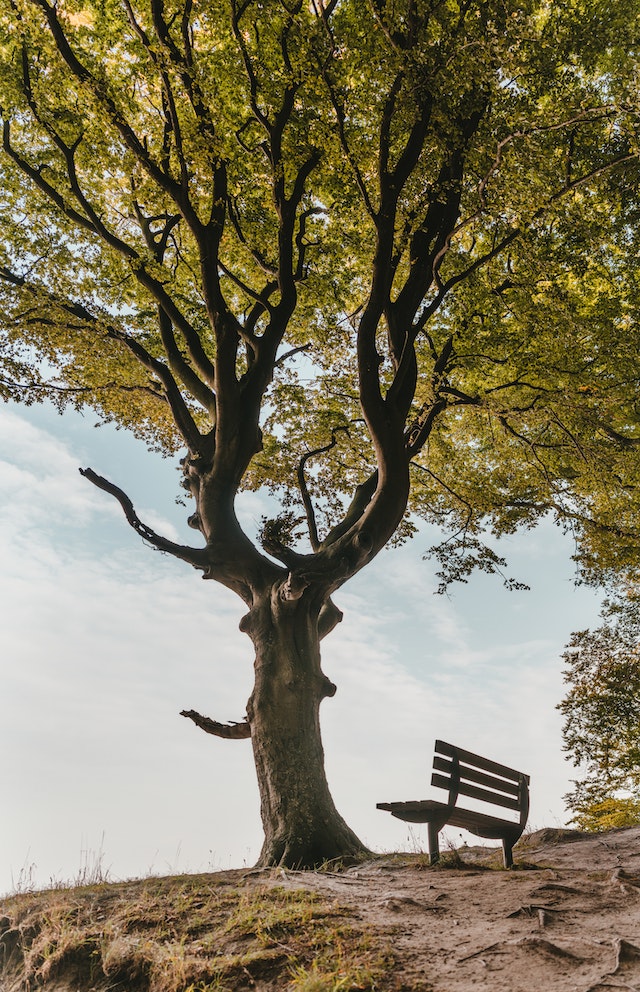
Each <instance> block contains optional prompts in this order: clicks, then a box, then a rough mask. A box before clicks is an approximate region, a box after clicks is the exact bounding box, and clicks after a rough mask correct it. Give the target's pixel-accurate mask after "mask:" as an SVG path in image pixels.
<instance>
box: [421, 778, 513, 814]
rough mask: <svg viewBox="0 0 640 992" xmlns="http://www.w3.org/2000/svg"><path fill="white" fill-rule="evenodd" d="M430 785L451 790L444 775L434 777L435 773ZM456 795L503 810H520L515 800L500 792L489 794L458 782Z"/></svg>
mask: <svg viewBox="0 0 640 992" xmlns="http://www.w3.org/2000/svg"><path fill="white" fill-rule="evenodd" d="M431 785H434V786H436V787H437V788H438V789H446V790H447V791H449V789H450V788H451V779H448V778H445V777H444V775H436V774H435V773H434V774H433V775H432V776H431ZM458 795H460V796H469V797H470V798H472V799H480V800H482V802H485V803H491V804H492V805H495V806H504V808H505V809H515V810H519V809H520V803H519V802H518V800H517V799H511V798H510V797H509V796H503V795H502V793H500V792H489V790H488V789H479V788H478V786H476V785H467V783H466V782H460V785H459V786H458Z"/></svg>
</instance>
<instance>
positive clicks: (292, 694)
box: [242, 583, 366, 868]
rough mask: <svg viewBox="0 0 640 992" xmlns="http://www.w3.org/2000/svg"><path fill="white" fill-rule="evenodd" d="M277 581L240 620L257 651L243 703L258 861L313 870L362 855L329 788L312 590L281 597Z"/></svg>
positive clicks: (327, 689) (317, 605) (325, 688)
mask: <svg viewBox="0 0 640 992" xmlns="http://www.w3.org/2000/svg"><path fill="white" fill-rule="evenodd" d="M286 596H287V591H286V584H283V583H278V584H276V585H274V586H273V587H272V589H271V590H270V591H269V593H268V594H266V595H265V596H264V597H262V598H261V599H260V601H259V602H257V603H256V604H255V605H254V607H253V608H252V610H251V612H250V613H249V614H248V615H247V617H245V619H244V621H243V624H242V629H243V630H244V631H246V633H248V634H249V636H250V637H251V639H252V640H253V643H254V645H255V650H256V659H255V686H254V690H253V693H252V695H251V697H250V699H249V702H248V704H247V718H248V721H249V723H250V725H251V741H252V745H253V752H254V759H255V765H256V772H257V776H258V786H259V790H260V811H261V816H262V823H263V827H264V834H265V839H264V845H263V848H262V852H261V854H260V859H259V861H258V864H259V865H260V866H268V865H282V866H286V867H289V868H313V867H314V866H316V865H318V864H321V863H322V862H325V861H331V860H334V859H338V858H344V857H349V856H353V855H358V854H362V853H363V852H365V851H366V848H365V846H364V844H363V843H362V842H361V841H360V840H359V839H358V837H356V835H355V834H354V833H353V831H352V830H351V829H350V828H349V827H348V826H347V824H346V823H345V821H344V820H343V818H342V817H341V816H340V814H339V813H338V811H337V810H336V808H335V805H334V803H333V799H332V798H331V794H330V792H329V787H328V784H327V780H326V776H325V771H324V751H323V747H322V740H321V734H320V720H319V710H320V703H321V702H322V700H323V699H324V698H325V697H326V696H333V695H334V693H335V691H336V687H335V686H334V685H333V683H331V682H330V681H329V679H328V678H327V677H326V676H325V675H324V674H323V672H322V669H321V667H320V646H319V635H318V616H319V613H320V609H321V607H322V605H323V603H322V600H321V599H320V601H314V597H313V595H312V592H311V590H305V592H304V594H303V595H302V596H300V597H298V598H296V599H294V600H291V599H287V598H286Z"/></svg>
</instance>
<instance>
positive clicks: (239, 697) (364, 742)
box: [0, 405, 598, 892]
mask: <svg viewBox="0 0 640 992" xmlns="http://www.w3.org/2000/svg"><path fill="white" fill-rule="evenodd" d="M94 420H95V417H93V416H92V415H91V414H88V415H85V416H81V415H79V414H75V413H68V414H65V416H64V417H60V416H58V415H57V414H55V413H53V412H52V411H51V410H49V409H47V408H44V407H32V408H30V409H26V410H25V409H19V408H17V407H14V406H11V405H8V406H3V407H2V408H1V409H0V506H1V510H0V531H1V540H2V548H3V555H2V565H1V566H0V597H1V598H0V602H2V631H3V633H2V640H3V650H2V654H1V661H0V666H1V668H0V678H1V680H2V694H1V696H0V728H1V729H0V753H2V755H3V756H4V761H3V798H4V804H3V805H4V813H3V817H2V819H1V821H0V892H6V891H8V890H10V889H11V888H12V887H14V886H15V885H16V884H17V883H18V882H19V881H20V879H22V880H23V881H24V880H25V879H26V878H29V879H31V880H32V881H34V882H36V883H37V884H48V883H49V882H50V881H51V880H54V881H55V880H62V879H68V878H72V877H74V876H76V875H77V873H78V871H79V870H80V868H81V867H82V864H83V862H86V861H87V860H89V861H91V859H92V858H94V857H98V856H99V854H100V852H102V858H103V868H105V869H109V870H110V873H111V875H112V877H114V878H126V877H133V876H140V875H145V874H148V873H161V874H162V873H167V872H173V871H185V870H192V871H197V870H208V869H214V868H228V867H237V866H241V865H243V864H251V863H253V861H255V859H256V858H257V855H258V853H259V849H260V843H261V830H260V818H259V803H258V793H257V786H256V783H255V774H254V770H253V763H252V758H251V747H250V743H249V742H248V741H222V740H218V739H216V738H213V737H209V736H207V735H205V734H203V733H202V732H201V731H199V730H198V729H197V728H195V727H194V726H193V725H192V724H191V723H190V722H189V721H187V720H184V719H183V718H181V717H180V716H179V715H178V714H179V711H180V710H181V709H191V708H193V709H196V710H198V711H200V712H201V713H205V714H207V715H209V716H211V717H213V718H215V719H218V720H223V721H225V720H228V719H236V720H239V719H241V718H242V716H243V715H244V707H245V702H246V699H247V697H248V695H249V693H250V691H251V675H252V653H251V643H250V641H249V640H248V638H247V637H246V636H245V635H243V634H241V633H240V632H239V631H238V626H237V625H238V621H239V619H240V617H241V616H242V614H243V612H245V610H244V606H243V604H242V603H241V601H240V600H239V599H237V598H236V597H235V596H234V595H233V594H232V593H230V592H228V591H226V590H225V589H223V588H222V587H220V586H217V585H216V584H215V583H212V582H202V580H201V579H200V578H199V575H198V574H197V573H196V572H194V571H193V570H191V569H190V568H189V567H188V566H186V565H184V564H182V563H180V562H177V561H175V560H173V559H171V558H169V557H167V556H163V555H161V554H159V553H157V552H155V551H153V550H151V549H150V548H148V547H145V546H144V544H143V543H142V541H141V540H140V539H139V538H138V537H137V535H136V534H135V533H134V532H133V531H132V530H131V529H130V528H129V526H128V525H127V523H126V521H125V519H124V517H123V515H122V512H121V510H120V508H119V506H118V505H117V504H116V502H115V501H114V500H112V499H111V498H110V497H109V496H107V495H106V494H104V493H102V492H99V491H98V490H96V489H95V488H94V487H93V486H91V485H90V484H89V483H88V482H87V481H86V480H84V479H83V478H82V477H81V476H80V474H79V473H78V468H79V467H80V466H81V467H87V466H90V467H92V468H93V469H94V470H95V471H97V472H99V473H100V474H102V475H105V476H107V477H108V478H110V479H111V480H112V481H113V482H115V483H117V484H118V485H120V486H121V487H122V488H124V489H125V491H126V492H127V493H128V494H129V495H130V496H131V498H132V499H133V500H134V503H135V505H136V509H137V511H138V513H139V515H140V516H141V518H142V519H143V520H144V521H145V522H146V523H148V524H150V525H151V526H152V527H154V529H156V530H158V531H161V532H163V533H165V534H166V535H167V536H170V537H174V538H179V539H182V540H185V541H189V542H193V540H194V532H193V531H190V530H188V528H187V527H186V522H185V518H186V515H187V513H188V512H189V511H185V509H184V508H183V507H181V506H179V505H177V504H176V502H175V499H176V497H177V496H178V494H179V493H180V489H179V485H178V483H179V475H178V472H177V471H176V464H177V463H176V461H173V460H168V459H162V458H161V457H160V456H158V455H154V454H149V453H148V452H147V451H146V449H145V447H144V445H143V444H141V443H139V442H136V441H135V440H134V439H132V438H131V437H130V436H128V435H126V434H125V433H124V432H117V431H115V430H114V429H113V428H111V427H103V428H100V429H95V428H94ZM268 506H269V504H268V502H267V500H266V498H265V497H263V496H261V495H260V494H247V495H245V496H244V497H243V498H242V500H241V505H240V516H241V519H242V521H243V522H244V523H245V525H246V526H247V527H248V528H249V529H250V530H253V529H254V528H255V525H256V524H257V522H258V521H259V519H260V517H261V515H262V514H263V513H264V512H266V511H267V509H268ZM432 543H433V535H432V534H427V533H424V532H422V533H419V534H418V535H417V536H416V537H415V538H414V539H413V540H412V541H411V542H409V543H408V544H407V545H406V546H405V547H403V548H401V549H400V550H395V551H389V552H384V553H383V554H381V555H380V556H379V557H378V559H376V561H375V562H374V563H372V564H371V565H370V566H369V567H368V568H367V569H365V570H364V571H363V572H362V573H360V574H359V575H358V576H356V578H355V579H353V580H352V581H351V582H350V583H349V584H348V585H347V586H345V587H344V588H343V589H342V590H341V591H340V592H339V593H338V594H337V595H336V597H335V599H336V602H337V604H338V605H339V606H340V608H341V609H342V610H343V611H344V613H345V618H344V621H343V623H342V624H340V625H339V626H338V627H337V628H336V630H335V631H334V632H333V633H332V634H331V635H330V636H329V637H328V638H327V639H326V640H325V641H324V642H323V658H324V667H325V670H326V672H327V674H328V675H329V677H330V678H331V679H332V680H333V681H334V682H335V683H336V684H337V685H338V693H337V695H336V696H335V698H334V699H332V700H327V701H326V702H325V703H324V704H323V712H322V717H323V735H324V743H325V752H326V759H327V772H328V777H329V782H330V785H331V787H332V791H333V794H334V798H335V800H336V804H337V806H338V808H339V809H340V811H341V812H342V813H343V815H344V816H345V818H346V819H347V820H348V822H349V823H350V825H351V826H352V827H353V828H354V829H355V830H356V832H357V833H358V835H359V836H360V837H361V839H362V840H363V841H365V842H366V843H367V844H369V846H371V847H372V848H373V849H375V850H411V849H415V848H417V847H421V848H424V847H425V846H426V835H425V831H424V828H413V829H412V832H411V833H410V832H409V831H408V830H407V826H406V825H404V824H402V823H401V822H400V821H398V820H394V819H393V818H392V817H390V816H389V815H388V814H384V813H382V812H379V811H377V810H376V809H375V804H376V802H379V801H389V800H396V799H418V798H426V797H428V796H429V795H432V793H431V790H430V787H429V785H428V779H429V774H430V764H431V759H432V751H433V742H434V740H435V738H437V737H439V738H443V739H445V740H449V741H451V742H452V743H456V744H459V745H461V746H463V747H466V748H467V749H469V750H474V751H478V752H480V753H483V754H485V755H486V756H488V757H493V758H495V759H496V760H499V761H502V762H504V763H506V764H510V765H512V766H514V767H516V768H518V769H520V770H522V771H524V772H527V773H529V774H530V775H531V778H532V809H531V817H530V824H531V825H532V826H533V827H541V826H547V825H552V826H555V825H559V824H562V823H564V822H565V820H566V815H565V811H564V804H563V801H562V796H563V794H564V793H565V792H566V791H567V789H568V787H569V780H570V779H571V778H572V777H573V776H574V775H575V772H574V770H573V769H572V768H571V766H570V765H569V764H568V763H567V762H566V761H565V758H564V756H563V754H562V751H561V735H560V728H561V720H560V715H559V714H558V713H557V711H556V709H555V705H556V703H557V702H558V701H559V700H560V698H561V697H562V694H563V685H562V674H561V670H562V663H561V660H560V655H561V652H562V649H563V646H564V644H565V643H566V642H567V640H568V638H569V635H570V633H571V631H572V630H575V629H579V628H582V627H585V626H589V625H594V624H595V622H596V621H597V614H598V599H597V596H596V595H595V594H594V593H593V592H592V591H591V590H588V589H583V588H575V586H574V582H573V579H574V570H573V565H572V563H571V560H570V557H571V545H570V542H569V541H568V540H567V539H565V538H564V537H563V536H562V535H561V533H560V531H558V530H557V529H556V528H554V527H552V525H551V524H550V523H547V524H544V525H543V526H541V527H540V528H538V529H537V530H535V531H531V532H527V533H524V534H522V535H520V536H518V537H514V538H510V539H509V540H505V541H503V542H501V545H500V547H501V551H502V553H503V554H505V556H506V557H508V559H509V563H510V574H512V575H514V576H515V577H517V578H519V579H523V580H524V581H527V582H529V584H530V585H531V586H532V589H531V591H530V592H514V593H508V592H506V591H505V590H504V589H503V588H502V586H501V584H500V581H499V580H498V579H496V578H495V577H487V576H476V577H474V578H473V579H472V580H471V582H470V583H469V584H468V585H467V586H459V587H457V588H456V589H454V590H453V593H452V595H451V597H449V598H448V597H442V596H437V595H434V589H435V587H436V584H437V583H436V581H435V579H434V575H433V573H434V566H433V565H432V564H431V563H429V562H425V561H423V560H422V555H423V553H424V551H425V550H426V548H427V547H428V546H429V545H430V544H432ZM452 839H453V840H457V839H458V833H457V832H456V833H455V834H454V835H452ZM87 852H88V853H87Z"/></svg>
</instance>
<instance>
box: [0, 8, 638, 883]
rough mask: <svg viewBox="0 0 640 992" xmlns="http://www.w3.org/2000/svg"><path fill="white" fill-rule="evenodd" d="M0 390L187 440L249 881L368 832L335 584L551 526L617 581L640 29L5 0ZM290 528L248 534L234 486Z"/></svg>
mask: <svg viewBox="0 0 640 992" xmlns="http://www.w3.org/2000/svg"><path fill="white" fill-rule="evenodd" d="M0 10H1V14H0V46H1V49H2V60H1V62H0V106H1V108H2V123H3V143H2V155H1V156H0V169H1V170H2V183H3V188H4V198H3V201H2V206H1V208H0V209H1V215H0V220H1V223H2V232H3V236H2V249H1V251H2V255H1V257H0V306H1V308H2V309H1V313H2V339H1V340H2V362H3V376H2V389H3V392H4V395H5V396H7V397H13V398H19V399H23V400H24V401H25V402H32V401H33V400H34V399H37V398H41V397H43V396H49V397H51V398H52V399H54V400H55V401H57V402H58V403H59V404H60V405H61V406H62V405H64V404H65V403H66V402H72V403H74V404H76V405H77V406H82V405H88V406H90V407H92V408H94V409H96V410H98V411H99V412H100V414H101V415H102V416H103V417H104V418H105V419H107V420H111V421H115V422H116V423H118V424H119V425H121V426H124V427H127V428H129V429H131V430H132V431H134V432H135V433H136V434H137V435H138V436H141V437H143V438H145V439H146V440H147V442H148V443H149V444H150V445H151V446H152V447H157V448H159V449H161V450H164V451H165V452H173V451H176V450H178V449H179V448H184V447H185V446H186V448H187V454H186V455H185V456H184V457H183V459H182V467H183V470H184V484H185V487H186V489H187V491H188V493H189V494H190V496H191V497H192V499H193V501H194V512H193V513H192V514H191V516H190V518H189V522H190V523H191V525H192V526H193V527H194V529H196V530H197V531H199V532H200V535H201V537H202V538H204V543H203V542H202V541H200V542H197V543H196V544H195V546H186V545H180V544H177V543H176V542H172V541H170V540H167V539H165V538H163V537H162V536H161V535H159V534H157V533H155V532H154V531H153V530H151V529H150V528H149V527H147V526H146V525H145V524H144V523H143V522H141V521H140V520H139V518H138V516H137V514H136V512H135V510H134V508H133V506H132V504H131V501H130V500H129V498H128V497H127V496H126V494H125V493H124V491H123V490H122V489H120V488H119V487H118V486H116V485H114V484H113V483H112V482H110V481H107V480H106V479H104V478H102V477H101V476H99V475H98V474H96V473H95V472H94V471H93V470H91V469H86V470H84V471H83V474H84V475H85V476H86V477H87V479H89V481H91V482H93V483H94V484H95V485H97V486H99V487H100V488H102V489H104V490H105V491H106V492H108V493H110V494H111V495H112V496H114V497H115V498H116V499H117V500H118V501H119V502H120V504H121V506H122V508H123V510H124V512H125V514H126V517H127V519H128V521H129V523H130V524H131V525H132V526H133V527H134V528H135V529H136V531H137V532H138V533H139V534H140V535H141V536H142V537H143V538H145V539H146V540H147V541H148V542H149V543H150V544H152V545H153V546H154V547H156V548H158V549H160V550H162V551H164V552H167V553H169V554H172V555H175V556H177V557H178V558H180V559H182V560H184V561H185V562H187V563H188V564H190V565H192V566H193V567H195V568H196V569H198V570H201V571H202V573H203V576H204V577H205V578H208V579H215V580H216V581H218V582H221V583H222V584H224V585H225V586H227V587H228V588H230V589H232V590H233V591H234V592H236V593H237V594H238V595H239V596H240V597H241V598H242V599H243V601H244V602H245V603H246V605H247V609H248V612H247V614H246V616H245V617H244V619H243V620H242V622H241V629H242V630H243V631H244V632H245V633H247V634H248V635H249V637H250V638H251V639H252V641H253V644H254V646H255V686H254V689H253V692H252V694H251V697H250V699H249V701H248V704H247V715H246V719H245V720H244V721H242V722H241V723H238V724H220V723H218V722H217V721H214V720H212V719H209V718H207V717H203V716H201V715H200V714H198V713H196V712H195V711H192V710H190V711H185V712H184V715H185V716H188V717H190V718H191V719H192V720H194V722H195V723H196V724H198V725H199V726H201V727H202V728H203V729H204V730H206V731H208V732H210V733H213V734H216V735H218V736H220V737H226V738H247V737H250V738H251V741H252V746H253V752H254V756H255V762H256V769H257V774H258V783H259V788H260V796H261V813H262V820H263V824H264V829H265V843H264V847H263V850H262V854H261V862H262V863H263V864H271V863H282V864H289V865H309V864H314V863H316V862H318V861H320V860H322V859H326V858H333V857H337V856H341V855H346V854H350V853H353V852H355V851H358V850H360V849H361V847H362V845H361V843H360V841H359V840H358V838H357V837H355V835H354V834H353V833H352V832H351V831H350V829H349V828H348V827H347V825H346V824H345V823H344V821H343V820H342V818H341V817H340V816H339V814H338V813H337V811H336V810H335V807H334V805H333V802H332V799H331V796H330V794H329V789H328V786H327V782H326V779H325V775H324V770H323V754H322V744H321V737H320V727H319V707H320V703H321V701H322V699H323V698H325V697H327V696H331V695H333V693H334V692H335V689H336V687H335V686H334V685H333V684H332V683H331V682H330V681H329V680H328V679H327V678H326V677H325V675H324V674H323V672H322V669H321V665H320V648H319V642H320V640H321V639H322V638H323V637H324V636H326V635H327V634H328V633H329V632H330V631H331V630H332V629H333V628H334V626H335V625H336V624H337V623H338V622H339V620H340V618H341V613H340V611H339V610H338V608H337V607H336V606H335V605H334V603H333V600H332V595H333V594H334V593H335V592H336V590H338V589H339V588H340V587H341V586H342V585H343V584H344V583H345V582H346V581H347V580H348V579H349V578H350V577H351V576H353V575H354V574H355V573H356V572H357V571H358V570H359V569H361V568H362V567H364V566H365V565H366V564H367V563H368V562H369V561H371V560H372V558H373V557H374V556H375V555H376V554H377V553H378V552H379V551H380V550H381V549H382V548H383V547H384V545H385V544H386V543H387V542H389V541H391V540H394V539H401V538H402V537H403V536H406V534H408V533H410V532H411V514H412V513H417V514H421V515H423V516H425V517H426V518H427V519H429V520H432V521H435V522H437V523H438V524H439V525H440V526H442V527H443V528H444V529H445V532H446V534H447V535H448V537H447V538H446V540H445V541H444V543H443V544H442V545H441V547H440V549H439V557H440V561H441V563H442V570H441V571H442V581H443V583H444V584H446V583H447V582H448V581H450V580H451V579H452V578H460V579H464V578H465V577H466V575H467V574H468V572H469V571H470V570H471V568H473V567H475V566H478V565H479V566H480V567H483V568H485V569H486V570H488V571H496V570H499V569H501V567H502V565H501V562H500V560H499V559H498V557H497V556H496V555H495V553H493V552H491V551H490V550H489V549H487V548H486V547H485V546H484V544H483V541H482V534H483V532H484V529H486V528H487V527H488V528H489V529H491V530H492V531H493V532H494V533H496V534H500V533H504V532H509V531H512V530H513V529H515V528H516V527H518V526H521V525H523V526H532V525H533V524H535V522H536V521H537V520H538V519H540V517H541V516H542V515H544V514H547V513H549V512H552V513H554V514H555V515H556V517H557V519H558V520H559V521H561V522H563V523H564V525H565V526H567V527H570V528H571V529H572V531H573V532H574V534H575V537H576V542H577V546H578V553H579V555H580V557H581V561H582V562H583V565H584V568H585V570H586V573H587V574H588V576H589V577H590V578H592V579H593V580H594V581H595V580H597V579H599V578H600V577H602V576H603V575H604V574H605V573H607V574H608V573H611V574H618V573H621V572H625V570H626V571H627V572H628V571H629V570H630V569H632V568H633V567H634V562H635V557H636V555H637V547H638V536H639V535H638V530H637V526H636V523H635V521H636V516H635V515H634V510H635V505H636V500H635V495H636V491H637V459H636V458H635V457H633V455H634V452H635V448H636V446H637V444H638V443H640V442H639V439H638V434H637V421H638V409H637V402H636V399H637V388H636V384H637V378H638V374H637V354H638V343H639V342H638V322H637V320H636V319H635V318H636V312H637V277H636V273H635V271H634V270H633V269H632V268H631V266H630V263H629V260H630V259H631V258H633V256H634V251H635V248H636V245H635V238H636V237H637V235H636V234H635V229H634V224H633V221H634V219H635V214H636V213H637V210H638V198H637V193H636V190H637V176H638V153H637V126H638V114H637V106H638V101H637V92H636V90H635V88H634V87H635V85H636V84H637V78H636V76H635V75H634V72H633V62H632V56H629V54H628V52H629V43H630V41H631V48H632V49H633V46H634V45H635V44H636V43H637V26H638V19H637V6H636V5H635V3H625V4H622V5H617V6H616V8H615V9H614V10H611V9H609V8H607V10H606V11H604V12H603V10H602V9H601V7H600V4H599V3H593V4H591V3H590V2H584V3H583V2H580V3H577V2H575V3H574V2H573V0H571V2H570V0H567V2H565V3H561V4H559V5H554V7H553V10H551V9H550V8H549V6H548V5H547V4H546V3H540V4H537V3H535V2H534V0H530V2H526V3H524V4H523V3H518V4H517V5H516V4H512V3H510V2H502V0H486V2H485V0H428V2H421V0H404V2H400V3H391V2H389V3H387V2H385V0H371V2H370V3H368V4H362V3H360V2H356V0H353V2H351V0H330V2H328V3H325V2H323V0H311V2H310V3H302V2H298V0H292V2H286V3H285V2H284V0H243V2H239V0H228V2H225V3H222V2H220V3H218V2H213V3H210V4H204V3H200V2H198V0H149V2H145V3H141V4H134V3H132V2H131V0H106V2H104V0H101V2H93V0H87V2H79V0H60V2H59V3H57V4H55V5H52V4H50V3H49V2H48V0H1V6H0ZM262 486H266V487H268V488H270V489H271V490H272V491H273V492H274V493H275V494H276V495H277V496H278V497H279V498H280V500H281V507H282V510H281V512H280V513H279V515H278V516H277V517H276V518H275V519H273V520H265V521H263V526H262V530H261V533H260V535H258V539H257V540H254V539H252V536H251V535H248V534H246V533H244V532H243V531H242V529H241V527H240V525H239V523H238V520H237V517H236V513H235V509H234V503H235V499H236V495H237V493H238V491H239V490H240V489H241V488H243V487H244V488H247V487H249V488H257V487H262Z"/></svg>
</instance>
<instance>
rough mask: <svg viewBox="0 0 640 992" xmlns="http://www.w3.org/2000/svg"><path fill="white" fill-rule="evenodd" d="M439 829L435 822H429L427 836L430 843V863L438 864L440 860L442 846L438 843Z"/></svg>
mask: <svg viewBox="0 0 640 992" xmlns="http://www.w3.org/2000/svg"><path fill="white" fill-rule="evenodd" d="M439 833H440V831H439V830H438V828H437V826H436V824H435V823H429V824H427V837H428V843H429V864H430V865H437V863H438V861H439V860H440V847H439V845H438V834H439Z"/></svg>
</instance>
